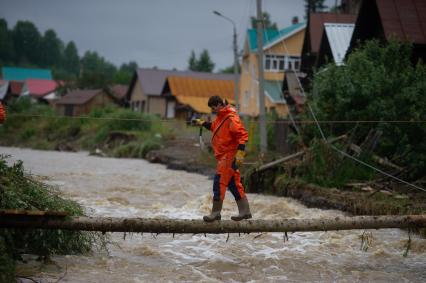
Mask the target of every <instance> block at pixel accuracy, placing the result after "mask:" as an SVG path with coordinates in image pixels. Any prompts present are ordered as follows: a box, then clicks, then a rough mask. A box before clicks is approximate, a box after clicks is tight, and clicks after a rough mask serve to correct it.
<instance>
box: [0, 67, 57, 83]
mask: <svg viewBox="0 0 426 283" xmlns="http://www.w3.org/2000/svg"><path fill="white" fill-rule="evenodd" d="M2 74H3V79H4V80H10V81H25V80H27V79H45V80H51V79H52V72H51V71H50V70H48V69H30V68H15V67H3V68H2Z"/></svg>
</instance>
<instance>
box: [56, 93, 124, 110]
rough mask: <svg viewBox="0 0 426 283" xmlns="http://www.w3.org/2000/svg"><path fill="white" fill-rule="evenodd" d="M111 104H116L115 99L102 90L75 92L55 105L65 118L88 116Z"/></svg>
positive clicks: (68, 94)
mask: <svg viewBox="0 0 426 283" xmlns="http://www.w3.org/2000/svg"><path fill="white" fill-rule="evenodd" d="M111 104H116V100H115V98H114V97H112V96H111V95H110V94H108V93H106V92H105V91H103V90H101V89H91V90H74V91H71V92H69V93H67V94H66V95H65V96H63V97H62V98H60V99H58V100H57V101H56V103H55V105H56V109H57V111H58V112H59V113H60V114H62V115H65V116H82V115H86V114H88V113H90V112H91V111H92V110H93V109H95V108H102V107H105V106H107V105H111Z"/></svg>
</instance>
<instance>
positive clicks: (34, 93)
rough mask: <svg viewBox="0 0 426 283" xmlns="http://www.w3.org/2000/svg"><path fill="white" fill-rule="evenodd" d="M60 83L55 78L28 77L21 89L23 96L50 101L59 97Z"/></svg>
mask: <svg viewBox="0 0 426 283" xmlns="http://www.w3.org/2000/svg"><path fill="white" fill-rule="evenodd" d="M58 87H59V84H58V83H57V82H55V81H53V80H42V79H27V80H26V81H25V82H24V85H23V87H22V89H21V95H20V96H22V97H25V96H29V97H31V98H32V99H33V100H34V101H37V102H45V103H50V102H51V101H53V100H55V99H56V98H57V96H56V89H57V88H58Z"/></svg>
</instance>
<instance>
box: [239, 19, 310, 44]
mask: <svg viewBox="0 0 426 283" xmlns="http://www.w3.org/2000/svg"><path fill="white" fill-rule="evenodd" d="M305 27H306V23H297V24H293V25H291V26H288V27H286V28H283V29H281V30H279V31H278V30H276V29H264V30H263V46H264V48H265V47H268V46H270V45H271V44H272V45H273V44H274V43H276V42H277V41H280V40H283V39H285V38H287V37H288V36H290V35H292V34H294V33H295V32H297V31H299V30H302V29H303V28H305ZM247 33H248V38H249V44H250V50H251V51H255V50H256V49H257V30H256V29H249V30H248V31H247Z"/></svg>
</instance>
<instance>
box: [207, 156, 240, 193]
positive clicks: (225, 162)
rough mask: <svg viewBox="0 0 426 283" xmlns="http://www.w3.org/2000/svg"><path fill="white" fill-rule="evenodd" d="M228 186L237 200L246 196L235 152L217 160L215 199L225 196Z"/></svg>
mask: <svg viewBox="0 0 426 283" xmlns="http://www.w3.org/2000/svg"><path fill="white" fill-rule="evenodd" d="M226 188H229V190H230V191H231V193H232V195H233V196H234V198H235V200H236V201H237V200H240V199H242V198H244V197H245V196H246V194H245V192H244V187H243V184H242V183H241V175H240V170H238V168H237V167H236V165H235V153H234V152H232V153H228V154H226V155H224V156H223V157H222V158H220V159H219V160H218V161H217V167H216V175H215V177H214V181H213V200H215V201H219V200H222V201H223V199H224V198H225V193H226Z"/></svg>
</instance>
